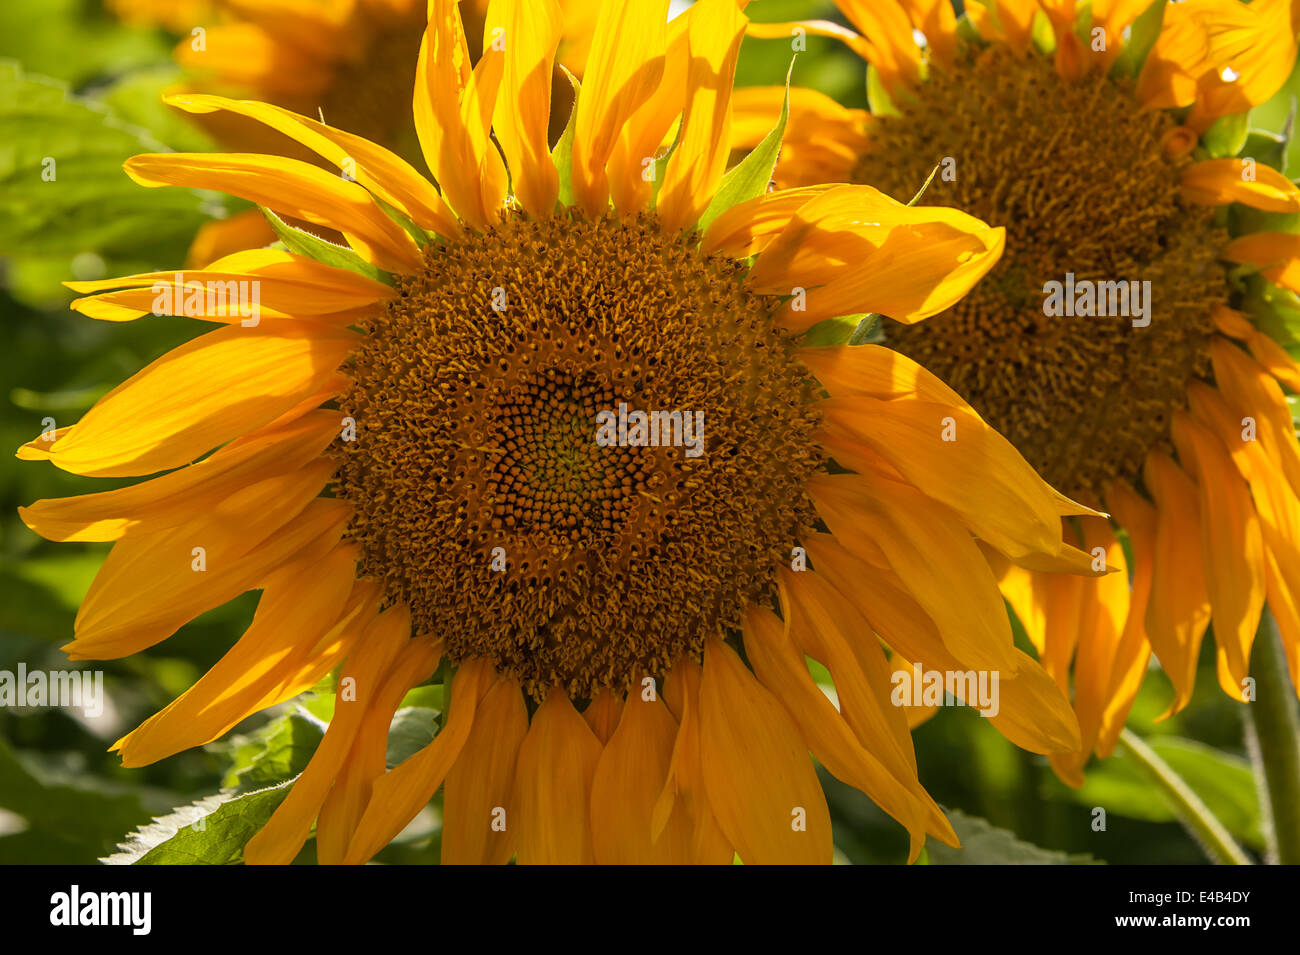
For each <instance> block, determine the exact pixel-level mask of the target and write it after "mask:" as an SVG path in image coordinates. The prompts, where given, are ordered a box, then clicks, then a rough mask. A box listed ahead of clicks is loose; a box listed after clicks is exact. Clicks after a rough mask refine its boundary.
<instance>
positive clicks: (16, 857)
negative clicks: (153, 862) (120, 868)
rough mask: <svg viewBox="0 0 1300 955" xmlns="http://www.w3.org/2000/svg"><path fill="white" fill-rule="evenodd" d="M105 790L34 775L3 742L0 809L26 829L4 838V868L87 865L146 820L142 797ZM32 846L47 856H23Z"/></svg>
mask: <svg viewBox="0 0 1300 955" xmlns="http://www.w3.org/2000/svg"><path fill="white" fill-rule="evenodd" d="M103 790H104V785H103V781H102V780H100V781H95V780H93V779H88V780H86V782H85V784H84V785H82V784H80V781H78V784H76V785H73V784H71V783H69V782H65V781H64V780H61V779H57V780H56V779H53V778H49V777H48V776H47V775H46V774H44V773H38V772H36V771H35V770H34V769H32V768H29V766H28V765H27V764H26V763H25V762H24V761H23V760H21V759H19V756H18V754H17V753H15V752H14V751H13V750H12V749H10V747H9V744H8V743H7V742H6V741H5V740H4V739H3V738H0V809H4V810H6V811H8V812H11V813H13V814H14V815H17V816H21V817H22V819H23V820H24V822H25V824H26V829H25V831H24V832H18V833H15V834H13V835H5V836H0V863H3V864H10V863H18V862H26V863H30V862H32V861H33V860H34V859H35V860H37V861H41V862H55V861H57V862H68V863H80V864H88V863H91V862H93V861H94V860H95V859H96V858H97V857H98V856H99V855H100V854H102V853H104V852H107V851H108V850H109V849H111V848H112V846H113V844H114V842H116V841H117V840H118V839H120V838H121V836H122V833H124V832H127V831H129V830H130V829H131V828H132V827H133V826H138V825H140V824H141V823H142V822H144V821H145V820H146V819H148V817H149V814H148V813H147V812H146V811H145V810H144V808H143V807H142V806H141V804H140V799H139V797H138V796H136V795H133V794H120V793H110V792H106V791H103ZM33 843H35V844H36V845H38V846H39V847H40V848H41V850H42V852H43V853H44V854H43V855H42V854H37V855H35V856H33V855H31V854H24V853H30V852H31V851H32V850H33V848H34V845H33Z"/></svg>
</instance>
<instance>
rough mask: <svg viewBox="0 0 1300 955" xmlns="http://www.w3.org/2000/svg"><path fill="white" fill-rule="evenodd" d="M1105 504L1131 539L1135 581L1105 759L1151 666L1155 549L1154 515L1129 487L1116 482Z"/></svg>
mask: <svg viewBox="0 0 1300 955" xmlns="http://www.w3.org/2000/svg"><path fill="white" fill-rule="evenodd" d="M1106 503H1107V505H1108V506H1109V507H1110V508H1111V510H1112V511H1114V512H1115V520H1116V521H1117V522H1118V523H1119V526H1120V527H1122V528H1124V530H1125V531H1126V532H1127V533H1128V539H1129V546H1130V547H1131V548H1132V550H1133V576H1132V579H1131V580H1130V581H1129V586H1130V590H1129V611H1128V618H1127V619H1126V620H1125V622H1124V630H1123V632H1122V633H1121V634H1120V639H1119V646H1118V647H1117V649H1116V651H1115V659H1114V661H1113V662H1112V664H1111V671H1110V681H1109V683H1108V685H1107V690H1106V705H1105V708H1104V709H1103V711H1102V716H1101V728H1100V729H1099V730H1098V731H1097V743H1096V753H1097V755H1098V756H1099V757H1100V758H1102V759H1105V758H1106V757H1108V756H1109V755H1110V754H1111V753H1112V752H1114V750H1115V744H1116V742H1118V740H1119V734H1120V732H1121V731H1122V730H1123V729H1124V723H1125V722H1126V721H1127V720H1128V714H1129V711H1130V710H1131V709H1132V708H1133V701H1134V700H1136V699H1137V694H1138V690H1139V689H1140V688H1141V686H1142V678H1143V676H1145V675H1146V671H1147V664H1148V663H1149V662H1150V660H1151V644H1150V643H1149V642H1148V641H1147V633H1146V612H1147V603H1148V602H1149V600H1150V597H1151V578H1152V576H1153V570H1154V561H1155V546H1156V509H1155V508H1154V507H1152V505H1151V502H1150V501H1148V500H1146V499H1145V498H1144V497H1142V496H1141V495H1139V494H1138V493H1137V492H1136V491H1134V490H1133V489H1132V488H1131V487H1130V486H1129V485H1128V484H1127V483H1126V482H1124V481H1116V482H1115V483H1113V484H1112V485H1111V486H1110V488H1108V490H1107V492H1106Z"/></svg>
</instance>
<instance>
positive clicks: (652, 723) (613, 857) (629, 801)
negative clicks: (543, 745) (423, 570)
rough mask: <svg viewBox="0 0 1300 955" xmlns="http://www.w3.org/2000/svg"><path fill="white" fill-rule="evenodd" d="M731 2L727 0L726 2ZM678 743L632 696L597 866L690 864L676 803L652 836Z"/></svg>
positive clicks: (612, 753) (673, 730) (611, 747)
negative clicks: (660, 799)
mask: <svg viewBox="0 0 1300 955" xmlns="http://www.w3.org/2000/svg"><path fill="white" fill-rule="evenodd" d="M729 2H730V0H729ZM676 738H677V721H676V720H675V719H673V717H672V714H671V713H669V712H668V708H667V707H666V706H665V705H664V703H663V701H662V700H661V699H659V697H658V695H655V696H654V698H653V699H650V700H646V699H644V698H643V696H642V694H640V693H637V692H633V693H631V694H630V695H629V696H628V699H627V702H626V703H624V705H623V715H622V718H621V719H620V720H619V722H618V728H617V729H616V730H615V731H614V735H613V736H611V737H610V739H609V742H607V743H606V744H605V748H604V750H603V751H602V752H601V754H600V761H599V762H598V763H597V764H596V772H595V775H594V776H593V777H592V781H591V846H592V855H593V858H594V859H595V861H596V863H597V864H599V865H675V864H683V863H688V862H690V861H691V836H692V826H691V820H690V818H689V816H688V814H687V812H686V808H685V807H684V806H682V805H681V804H680V803H679V804H676V805H674V806H673V808H672V811H671V813H670V815H669V817H668V819H667V820H666V822H665V825H664V826H663V827H662V828H661V829H660V831H659V832H658V833H657V834H656V833H655V832H654V831H653V826H652V821H653V815H654V809H655V804H656V802H657V801H658V798H659V795H660V793H661V792H662V791H663V786H664V781H665V780H666V779H667V778H668V769H669V765H670V764H671V762H672V756H673V744H674V742H675V741H676Z"/></svg>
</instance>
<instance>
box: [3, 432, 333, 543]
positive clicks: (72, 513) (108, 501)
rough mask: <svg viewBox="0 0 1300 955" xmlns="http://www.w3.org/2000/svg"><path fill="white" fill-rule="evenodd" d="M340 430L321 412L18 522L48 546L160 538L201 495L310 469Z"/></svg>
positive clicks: (47, 503)
mask: <svg viewBox="0 0 1300 955" xmlns="http://www.w3.org/2000/svg"><path fill="white" fill-rule="evenodd" d="M338 430H339V415H338V413H337V412H333V411H313V412H311V413H309V414H307V415H304V416H303V417H301V418H297V419H295V420H293V421H290V422H287V423H283V424H278V425H273V426H267V427H266V428H262V429H259V430H258V431H256V432H252V433H250V434H248V435H246V436H245V437H243V438H241V439H239V440H238V441H234V442H231V443H230V444H228V445H226V446H225V447H224V448H221V449H220V450H218V451H217V452H216V453H215V454H213V455H212V456H211V457H209V458H205V459H204V460H202V461H200V462H198V463H197V464H192V465H190V466H189V467H187V468H182V469H181V470H178V471H173V472H171V473H170V474H164V475H163V476H162V477H157V478H153V479H152V480H149V481H142V482H140V483H139V484H135V485H132V486H130V487H124V488H119V489H118V490H116V491H100V492H99V493H97V494H83V495H81V496H80V497H65V498H57V499H46V500H40V501H36V502H35V503H34V504H32V505H31V506H30V507H20V508H18V516H19V517H20V518H22V520H23V523H25V524H26V525H27V526H28V527H30V528H31V529H32V530H34V531H35V532H36V533H38V534H40V535H41V536H42V537H44V538H46V539H47V540H56V541H109V540H117V539H119V538H121V537H123V536H125V535H127V534H131V533H140V532H142V531H143V532H148V533H155V532H157V531H160V530H166V529H167V528H169V527H175V526H177V525H178V524H182V523H184V522H185V521H187V520H190V519H191V518H193V517H194V511H195V501H196V497H197V498H198V499H200V500H204V501H209V500H210V501H213V502H214V503H215V502H218V501H220V500H221V499H223V498H225V497H227V496H229V495H230V494H233V493H234V492H235V491H237V490H238V489H239V488H241V487H243V486H245V485H247V484H249V483H250V482H251V481H254V480H256V479H258V478H260V477H269V476H272V475H275V474H281V473H288V472H292V471H296V470H298V469H299V468H301V467H304V466H305V465H306V464H307V463H308V462H309V461H311V460H313V459H314V458H316V457H318V456H319V455H320V453H321V452H322V451H324V449H325V446H326V445H327V444H328V443H329V442H330V439H331V438H333V437H334V436H335V435H337V434H338Z"/></svg>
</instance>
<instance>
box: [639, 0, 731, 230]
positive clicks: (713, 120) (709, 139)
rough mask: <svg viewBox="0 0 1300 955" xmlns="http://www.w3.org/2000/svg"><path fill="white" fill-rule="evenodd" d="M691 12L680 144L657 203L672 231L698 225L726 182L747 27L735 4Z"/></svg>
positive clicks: (704, 0) (721, 2)
mask: <svg viewBox="0 0 1300 955" xmlns="http://www.w3.org/2000/svg"><path fill="white" fill-rule="evenodd" d="M692 12H693V14H694V15H693V16H692V17H691V23H690V28H689V34H688V36H689V40H688V42H689V48H690V64H689V67H688V75H687V90H688V98H687V101H686V113H685V115H684V116H683V118H682V128H681V141H680V142H679V143H678V145H677V150H676V152H674V153H673V157H672V159H671V161H669V163H668V168H667V171H666V172H665V174H664V181H663V183H662V185H661V186H660V189H659V198H658V201H657V204H656V209H657V210H658V213H659V219H660V221H661V223H662V224H663V228H664V229H665V230H666V231H668V232H675V231H677V230H679V229H683V228H686V227H688V226H692V225H694V224H695V223H696V222H698V221H699V218H700V216H701V215H702V214H703V212H704V210H705V209H706V208H708V205H709V202H710V201H711V200H712V199H713V194H714V193H715V192H716V191H717V188H718V183H719V182H721V181H722V173H723V172H724V171H725V169H726V165H727V157H728V154H729V151H730V149H731V87H732V79H733V77H734V75H735V72H736V61H737V59H738V57H739V56H740V41H741V39H742V38H743V37H744V35H745V23H746V22H747V20H746V18H745V16H744V15H743V14H742V13H741V12H740V11H739V10H738V9H737V8H736V3H735V0H700V2H699V3H697V4H696V5H695V6H694V7H693V8H692Z"/></svg>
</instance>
